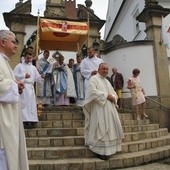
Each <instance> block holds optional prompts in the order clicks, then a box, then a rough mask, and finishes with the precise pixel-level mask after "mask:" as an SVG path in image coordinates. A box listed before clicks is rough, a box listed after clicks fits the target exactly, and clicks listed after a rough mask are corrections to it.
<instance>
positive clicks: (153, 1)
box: [145, 0, 158, 6]
mask: <svg viewBox="0 0 170 170" xmlns="http://www.w3.org/2000/svg"><path fill="white" fill-rule="evenodd" d="M145 4H146V6H155V5H158V2H157V1H156V0H145Z"/></svg>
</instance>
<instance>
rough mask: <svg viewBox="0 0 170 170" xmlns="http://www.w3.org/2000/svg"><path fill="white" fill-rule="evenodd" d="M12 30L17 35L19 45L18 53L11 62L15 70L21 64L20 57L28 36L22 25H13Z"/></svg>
mask: <svg viewBox="0 0 170 170" xmlns="http://www.w3.org/2000/svg"><path fill="white" fill-rule="evenodd" d="M10 30H11V31H12V32H13V33H15V35H16V37H17V39H18V41H19V44H18V51H17V53H16V54H15V55H14V56H13V57H12V60H11V61H10V65H11V67H12V68H14V67H15V66H16V65H17V64H18V63H19V62H20V56H21V52H22V49H23V46H24V37H25V35H26V33H25V25H24V24H21V23H12V24H11V28H10Z"/></svg>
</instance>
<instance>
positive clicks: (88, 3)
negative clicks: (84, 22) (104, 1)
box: [85, 0, 93, 8]
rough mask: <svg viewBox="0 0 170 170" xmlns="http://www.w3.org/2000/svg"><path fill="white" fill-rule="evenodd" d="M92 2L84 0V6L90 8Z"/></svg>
mask: <svg viewBox="0 0 170 170" xmlns="http://www.w3.org/2000/svg"><path fill="white" fill-rule="evenodd" d="M92 3H93V2H92V1H91V0H86V1H85V4H86V7H87V8H90V7H91V6H92Z"/></svg>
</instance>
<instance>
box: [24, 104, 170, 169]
mask: <svg viewBox="0 0 170 170" xmlns="http://www.w3.org/2000/svg"><path fill="white" fill-rule="evenodd" d="M119 113H120V114H119V115H120V119H121V123H122V125H123V130H124V133H125V138H124V140H123V144H122V152H121V153H117V154H115V155H113V156H112V157H111V158H110V159H109V160H107V161H103V160H100V159H98V158H96V156H95V154H94V153H93V152H91V151H90V150H89V149H88V147H85V146H84V128H83V127H84V114H83V112H82V108H80V107H78V106H65V107H64V106H63V107H46V108H44V109H43V113H42V116H41V119H42V120H41V121H39V122H38V125H37V128H35V129H28V130H25V133H26V142H27V147H28V158H29V166H30V170H106V169H108V170H111V169H117V168H124V167H131V166H137V165H141V164H146V163H150V162H152V161H156V160H159V159H163V158H166V157H169V156H170V134H168V130H167V129H166V128H159V125H158V124H150V121H149V120H140V121H137V120H133V116H132V113H129V111H127V110H122V111H121V110H119Z"/></svg>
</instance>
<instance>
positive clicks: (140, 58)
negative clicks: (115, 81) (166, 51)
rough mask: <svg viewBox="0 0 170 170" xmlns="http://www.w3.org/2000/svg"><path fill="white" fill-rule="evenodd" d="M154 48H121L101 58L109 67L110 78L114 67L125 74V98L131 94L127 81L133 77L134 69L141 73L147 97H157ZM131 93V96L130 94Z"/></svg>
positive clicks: (144, 46) (143, 46)
mask: <svg viewBox="0 0 170 170" xmlns="http://www.w3.org/2000/svg"><path fill="white" fill-rule="evenodd" d="M152 48H153V47H152V46H151V45H142V46H141V45H139V46H137V45H136V46H132V47H127V48H121V49H118V50H115V51H112V52H111V53H109V54H107V56H101V58H102V59H103V60H104V61H105V62H106V63H107V64H108V65H109V76H111V74H112V73H111V69H112V67H117V68H118V71H119V72H121V73H122V74H123V77H124V82H125V84H124V88H123V92H125V93H124V97H129V96H130V93H129V90H128V89H127V88H126V87H127V80H128V78H129V77H130V76H131V75H132V70H133V69H134V68H139V69H140V71H141V73H140V77H141V82H142V85H143V87H144V89H145V92H146V95H147V96H156V95H157V88H156V77H155V67H154V59H153V49H152ZM128 93H129V94H128Z"/></svg>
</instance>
